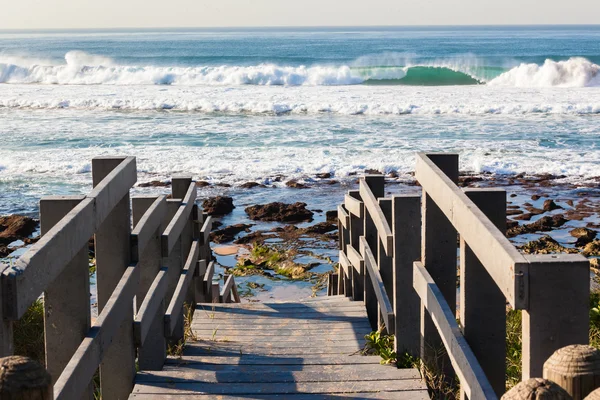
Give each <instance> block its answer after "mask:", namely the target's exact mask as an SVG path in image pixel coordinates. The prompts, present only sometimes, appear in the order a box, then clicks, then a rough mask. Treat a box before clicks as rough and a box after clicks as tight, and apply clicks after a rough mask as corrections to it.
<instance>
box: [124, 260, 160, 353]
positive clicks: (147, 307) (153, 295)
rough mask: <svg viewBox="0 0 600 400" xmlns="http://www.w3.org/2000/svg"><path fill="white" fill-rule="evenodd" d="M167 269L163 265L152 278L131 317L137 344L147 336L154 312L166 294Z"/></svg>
mask: <svg viewBox="0 0 600 400" xmlns="http://www.w3.org/2000/svg"><path fill="white" fill-rule="evenodd" d="M167 271H168V270H167V268H164V267H163V268H161V269H160V271H158V274H156V278H154V281H152V285H151V286H150V288H149V289H148V293H147V294H146V297H144V301H143V302H142V304H141V306H140V309H139V310H138V312H137V314H136V315H135V317H134V319H133V334H134V336H135V340H136V343H137V344H138V345H139V346H142V345H143V344H144V341H145V340H146V336H148V331H149V330H150V324H151V323H152V318H154V316H156V313H157V312H158V310H159V308H160V305H161V304H162V302H163V300H164V298H165V295H166V294H167V280H168V276H167Z"/></svg>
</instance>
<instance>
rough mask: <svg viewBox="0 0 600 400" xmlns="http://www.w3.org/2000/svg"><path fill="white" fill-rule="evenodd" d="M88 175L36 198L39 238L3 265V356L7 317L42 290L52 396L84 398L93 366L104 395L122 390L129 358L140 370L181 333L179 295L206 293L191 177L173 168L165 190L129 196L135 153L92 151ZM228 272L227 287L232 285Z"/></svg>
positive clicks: (151, 365)
mask: <svg viewBox="0 0 600 400" xmlns="http://www.w3.org/2000/svg"><path fill="white" fill-rule="evenodd" d="M92 178H93V184H94V189H93V190H92V191H91V192H90V193H89V194H88V195H87V196H59V197H49V198H43V199H42V200H41V201H40V221H41V230H42V238H41V239H40V240H39V241H38V242H37V243H36V244H34V245H33V246H32V247H31V248H29V250H28V251H27V252H26V253H25V254H23V255H22V256H21V257H19V258H18V259H17V260H16V261H15V263H14V265H11V266H6V265H2V266H0V271H1V272H2V275H1V278H0V279H1V284H0V302H1V307H0V313H1V315H0V317H1V318H0V321H1V322H2V325H1V326H0V339H1V341H0V344H1V348H0V351H1V354H0V356H7V355H10V354H12V353H13V338H12V324H13V322H14V321H17V320H19V319H20V318H21V317H22V316H23V314H24V313H25V312H26V311H27V309H28V307H29V306H30V305H31V304H32V303H33V302H35V301H36V300H37V299H38V298H39V297H40V295H42V294H43V300H44V335H45V338H44V339H45V347H46V348H45V352H46V368H47V370H48V372H49V373H50V376H51V377H52V382H54V398H55V399H57V400H58V399H75V398H82V397H88V398H89V397H90V396H91V395H92V390H93V387H92V385H91V381H92V379H93V376H94V374H95V373H96V371H97V370H98V368H100V388H101V392H102V397H103V398H105V399H118V398H121V399H122V398H127V397H128V396H129V393H130V392H131V390H132V388H133V382H134V375H135V373H136V361H137V364H138V369H139V370H157V369H161V368H162V365H163V363H164V361H165V358H166V352H167V345H168V343H173V342H178V341H179V340H181V339H182V338H183V336H184V307H183V305H184V303H188V304H190V305H194V304H195V303H197V302H206V301H208V302H210V301H212V300H213V297H212V293H211V291H210V290H208V289H207V288H209V287H212V279H213V273H214V266H213V264H212V261H210V258H211V252H210V247H209V235H210V230H211V218H210V217H207V218H206V219H205V218H204V216H203V214H202V212H201V209H199V207H198V206H197V205H196V184H195V182H193V181H192V179H191V178H190V177H174V178H173V179H172V198H171V199H167V198H166V196H140V197H133V198H131V199H130V189H131V187H132V186H133V185H134V184H135V182H136V180H137V171H136V161H135V158H134V157H116V158H95V159H93V161H92ZM132 222H133V227H132ZM92 237H93V238H94V254H95V263H96V286H97V292H98V312H99V315H98V318H96V320H95V321H94V322H93V323H92V321H91V311H90V276H89V260H88V242H89V240H90V238H92ZM207 264H209V267H208V268H207ZM232 278H233V277H230V279H228V283H227V284H226V288H229V290H231V291H235V283H234V282H233V279H232ZM224 297H226V298H227V300H231V299H230V296H228V295H226V294H224Z"/></svg>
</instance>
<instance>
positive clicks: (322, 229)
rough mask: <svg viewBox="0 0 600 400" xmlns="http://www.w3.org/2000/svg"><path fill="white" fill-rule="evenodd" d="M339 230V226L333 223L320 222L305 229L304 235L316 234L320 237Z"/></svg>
mask: <svg viewBox="0 0 600 400" xmlns="http://www.w3.org/2000/svg"><path fill="white" fill-rule="evenodd" d="M336 229H337V225H335V224H332V223H331V222H319V223H318V224H315V225H312V226H309V227H307V228H304V229H303V231H304V233H316V234H319V235H322V234H325V233H328V232H332V231H335V230H336Z"/></svg>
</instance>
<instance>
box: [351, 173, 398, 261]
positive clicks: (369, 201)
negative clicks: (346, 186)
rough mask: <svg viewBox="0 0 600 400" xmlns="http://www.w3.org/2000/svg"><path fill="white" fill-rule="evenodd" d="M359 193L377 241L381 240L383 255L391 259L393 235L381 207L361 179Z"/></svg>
mask: <svg viewBox="0 0 600 400" xmlns="http://www.w3.org/2000/svg"><path fill="white" fill-rule="evenodd" d="M359 192H360V197H361V198H362V199H363V202H364V204H365V208H366V209H367V211H368V212H369V215H370V216H371V219H372V220H373V224H374V225H375V227H376V228H377V236H379V240H381V244H382V245H383V248H384V249H385V254H386V255H387V256H388V257H392V256H393V255H394V235H393V234H392V229H391V228H390V225H389V224H388V222H387V220H386V218H385V215H384V214H383V211H382V210H381V207H380V206H379V202H378V201H377V198H376V197H375V195H374V194H373V192H372V191H371V189H370V188H369V185H367V182H366V181H365V179H364V178H361V180H360V184H359Z"/></svg>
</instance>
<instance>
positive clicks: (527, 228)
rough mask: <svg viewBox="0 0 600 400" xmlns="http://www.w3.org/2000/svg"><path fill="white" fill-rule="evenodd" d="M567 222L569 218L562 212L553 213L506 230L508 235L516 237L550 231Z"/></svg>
mask: <svg viewBox="0 0 600 400" xmlns="http://www.w3.org/2000/svg"><path fill="white" fill-rule="evenodd" d="M566 222H567V220H566V219H565V217H564V216H563V215H562V214H557V215H553V216H551V217H550V216H545V217H542V218H540V219H538V220H537V221H535V222H532V223H531V224H525V225H521V226H518V227H514V228H511V229H509V230H508V231H507V232H506V236H508V237H514V236H517V235H523V234H525V233H534V232H548V231H551V230H552V229H553V228H560V227H561V226H563V225H564V224H565V223H566Z"/></svg>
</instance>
